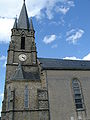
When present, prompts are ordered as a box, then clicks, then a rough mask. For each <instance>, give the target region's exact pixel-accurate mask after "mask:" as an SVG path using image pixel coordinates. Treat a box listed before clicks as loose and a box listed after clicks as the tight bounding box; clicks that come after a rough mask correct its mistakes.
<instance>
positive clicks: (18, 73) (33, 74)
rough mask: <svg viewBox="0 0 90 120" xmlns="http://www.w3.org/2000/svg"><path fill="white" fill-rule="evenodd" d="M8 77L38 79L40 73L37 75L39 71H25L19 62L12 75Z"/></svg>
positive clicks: (12, 78) (13, 78)
mask: <svg viewBox="0 0 90 120" xmlns="http://www.w3.org/2000/svg"><path fill="white" fill-rule="evenodd" d="M10 79H11V80H40V75H39V72H25V71H24V70H23V68H22V66H21V64H19V65H18V67H17V69H16V71H15V73H14V75H13V76H12V77H11V78H10Z"/></svg>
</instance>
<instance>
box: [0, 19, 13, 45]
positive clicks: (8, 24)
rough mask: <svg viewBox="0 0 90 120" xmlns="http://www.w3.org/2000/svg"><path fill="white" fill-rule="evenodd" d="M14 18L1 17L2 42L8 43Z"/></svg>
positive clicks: (0, 31)
mask: <svg viewBox="0 0 90 120" xmlns="http://www.w3.org/2000/svg"><path fill="white" fill-rule="evenodd" d="M13 24H14V19H7V18H4V19H3V18H1V19H0V43H8V42H9V41H10V35H11V28H12V27H13Z"/></svg>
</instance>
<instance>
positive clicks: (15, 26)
mask: <svg viewBox="0 0 90 120" xmlns="http://www.w3.org/2000/svg"><path fill="white" fill-rule="evenodd" d="M13 28H15V29H17V17H16V18H15V22H14V26H13Z"/></svg>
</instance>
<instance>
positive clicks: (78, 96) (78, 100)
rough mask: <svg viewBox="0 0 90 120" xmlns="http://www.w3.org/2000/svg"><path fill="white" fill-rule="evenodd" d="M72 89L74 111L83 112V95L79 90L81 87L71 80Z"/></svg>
mask: <svg viewBox="0 0 90 120" xmlns="http://www.w3.org/2000/svg"><path fill="white" fill-rule="evenodd" d="M72 88H73V94H74V101H75V105H76V109H77V110H83V109H84V101H83V95H82V90H81V85H80V82H79V80H77V79H73V81H72Z"/></svg>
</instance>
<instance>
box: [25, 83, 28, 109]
mask: <svg viewBox="0 0 90 120" xmlns="http://www.w3.org/2000/svg"><path fill="white" fill-rule="evenodd" d="M24 94H25V97H24V106H25V108H28V106H29V90H28V85H26V86H25V93H24Z"/></svg>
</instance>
